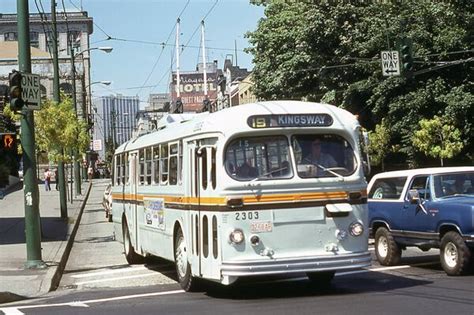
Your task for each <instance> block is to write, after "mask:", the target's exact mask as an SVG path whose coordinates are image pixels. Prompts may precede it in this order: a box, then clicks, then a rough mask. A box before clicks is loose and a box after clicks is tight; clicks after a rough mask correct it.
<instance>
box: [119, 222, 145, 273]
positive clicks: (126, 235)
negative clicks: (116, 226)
mask: <svg viewBox="0 0 474 315" xmlns="http://www.w3.org/2000/svg"><path fill="white" fill-rule="evenodd" d="M122 232H123V249H124V253H125V258H126V259H127V262H128V263H129V264H131V265H133V264H140V263H142V262H143V257H142V256H140V255H138V254H137V253H136V252H135V249H134V248H133V245H132V242H131V240H130V232H129V231H128V225H127V221H126V220H125V219H123V220H122Z"/></svg>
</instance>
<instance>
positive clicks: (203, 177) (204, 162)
mask: <svg viewBox="0 0 474 315" xmlns="http://www.w3.org/2000/svg"><path fill="white" fill-rule="evenodd" d="M201 169H202V172H201V181H202V188H203V189H204V190H206V189H207V149H203V150H202V156H201Z"/></svg>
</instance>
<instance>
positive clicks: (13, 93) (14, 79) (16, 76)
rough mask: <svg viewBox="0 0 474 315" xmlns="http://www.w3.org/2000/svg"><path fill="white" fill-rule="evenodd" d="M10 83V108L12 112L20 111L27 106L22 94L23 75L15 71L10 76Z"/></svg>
mask: <svg viewBox="0 0 474 315" xmlns="http://www.w3.org/2000/svg"><path fill="white" fill-rule="evenodd" d="M8 81H9V83H10V108H11V110H12V111H19V110H21V109H22V108H23V106H24V105H25V101H24V100H23V99H22V96H21V93H22V91H23V90H22V88H21V73H20V72H18V71H16V70H13V72H12V73H10V74H9V75H8Z"/></svg>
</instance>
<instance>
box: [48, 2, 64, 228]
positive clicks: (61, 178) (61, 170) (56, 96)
mask: <svg viewBox="0 0 474 315" xmlns="http://www.w3.org/2000/svg"><path fill="white" fill-rule="evenodd" d="M51 19H52V22H53V23H52V24H53V25H52V33H53V39H52V49H53V70H54V77H53V100H54V101H55V102H56V104H59V102H60V98H59V61H58V32H57V29H56V0H51ZM64 175H65V174H64V162H63V161H58V176H59V203H60V208H61V218H63V219H65V218H67V196H66V189H67V187H66V181H65V180H64ZM56 180H58V179H56Z"/></svg>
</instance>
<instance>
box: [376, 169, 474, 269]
mask: <svg viewBox="0 0 474 315" xmlns="http://www.w3.org/2000/svg"><path fill="white" fill-rule="evenodd" d="M368 192H369V194H368V204H369V224H370V233H371V235H372V237H373V238H374V239H375V254H376V256H377V260H378V261H379V262H380V264H382V265H386V266H391V265H396V264H398V263H399V262H400V258H401V253H402V250H403V249H405V248H406V247H408V246H416V247H418V248H420V249H421V250H428V249H430V248H439V249H440V259H441V265H442V267H443V269H444V271H445V272H446V273H447V274H448V275H450V276H457V275H462V274H465V273H467V272H469V270H470V269H471V267H472V265H473V264H474V167H439V168H424V169H413V170H406V171H394V172H385V173H380V174H377V175H375V176H374V177H373V178H372V180H371V181H370V183H369V186H368Z"/></svg>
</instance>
